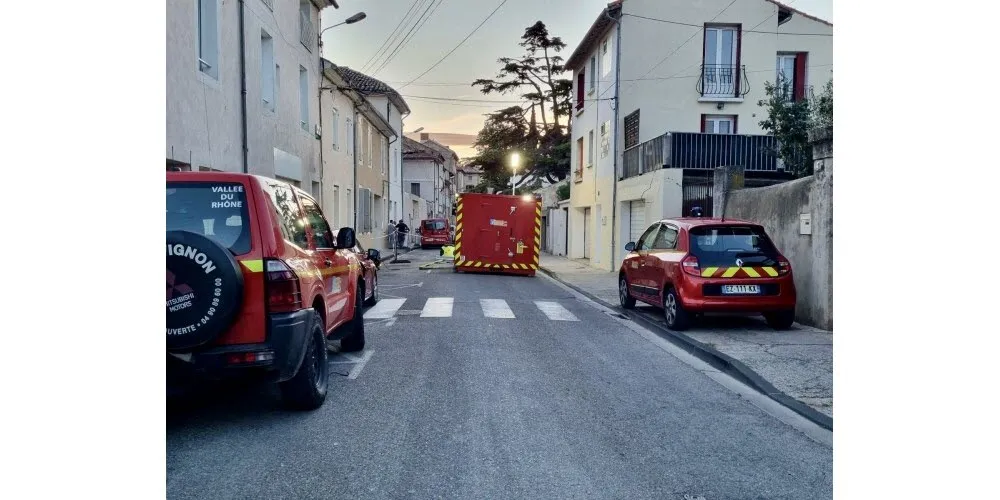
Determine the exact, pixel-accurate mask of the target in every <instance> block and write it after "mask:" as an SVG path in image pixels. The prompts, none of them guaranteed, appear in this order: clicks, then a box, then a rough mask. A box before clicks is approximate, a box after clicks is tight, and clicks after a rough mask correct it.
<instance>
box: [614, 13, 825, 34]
mask: <svg viewBox="0 0 1000 500" xmlns="http://www.w3.org/2000/svg"><path fill="white" fill-rule="evenodd" d="M622 15H623V16H630V17H638V18H639V19H646V20H649V21H656V22H660V23H668V24H678V25H681V26H691V27H693V28H704V25H701V24H691V23H682V22H680V21H670V20H667V19H657V18H655V17H646V16H640V15H638V14H622ZM773 16H774V14H771V16H768V18H767V19H770V18H771V17H773ZM716 17H718V16H716ZM767 19H764V21H767ZM713 20H714V19H713ZM761 24H763V21H761ZM757 26H760V24H758V25H757ZM757 26H754V28H756V27H757ZM742 32H743V33H761V34H765V35H788V36H833V34H832V33H784V32H780V31H756V30H754V29H748V30H743V31H742Z"/></svg>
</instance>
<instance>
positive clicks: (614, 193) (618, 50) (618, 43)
mask: <svg viewBox="0 0 1000 500" xmlns="http://www.w3.org/2000/svg"><path fill="white" fill-rule="evenodd" d="M619 8H622V9H624V8H625V7H624V5H623V6H621V7H619ZM605 13H607V11H605ZM606 15H607V14H606ZM618 15H619V18H618V19H612V20H613V21H614V23H615V100H614V103H615V137H614V139H615V159H614V162H613V164H614V170H615V172H614V173H615V176H614V184H612V189H611V271H612V272H614V270H615V263H616V262H618V259H615V240H616V238H615V237H616V236H617V232H618V229H617V226H616V223H617V215H618V110H619V109H621V101H619V99H618V95H619V93H620V92H621V88H622V85H621V72H622V59H621V58H622V23H621V13H620V12H619V14H618ZM608 17H611V16H610V15H608Z"/></svg>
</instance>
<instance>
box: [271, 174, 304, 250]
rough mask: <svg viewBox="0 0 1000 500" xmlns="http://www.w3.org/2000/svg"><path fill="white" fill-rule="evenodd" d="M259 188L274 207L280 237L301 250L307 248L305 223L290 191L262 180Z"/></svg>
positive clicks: (283, 186) (278, 184)
mask: <svg viewBox="0 0 1000 500" xmlns="http://www.w3.org/2000/svg"><path fill="white" fill-rule="evenodd" d="M261 186H262V187H263V189H264V191H265V192H266V193H267V194H268V197H270V199H271V200H270V201H271V203H272V204H273V205H274V210H275V213H276V214H277V215H278V220H279V221H280V222H281V225H280V228H281V235H282V237H284V238H285V240H287V241H289V242H291V243H294V244H296V245H298V246H300V247H302V248H306V247H308V246H309V240H308V238H307V237H306V229H305V222H304V220H303V218H302V212H301V211H300V210H299V205H298V203H297V202H296V201H295V195H294V193H293V192H292V189H291V188H289V187H288V186H287V185H286V184H283V183H281V182H277V181H267V180H262V182H261Z"/></svg>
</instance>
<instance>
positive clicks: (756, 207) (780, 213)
mask: <svg viewBox="0 0 1000 500" xmlns="http://www.w3.org/2000/svg"><path fill="white" fill-rule="evenodd" d="M816 156H819V158H816V160H815V161H814V167H813V168H814V172H815V174H814V175H812V176H809V177H805V178H802V179H798V180H795V181H791V182H786V183H784V184H779V185H776V186H769V187H763V188H754V189H743V190H738V191H734V192H732V193H730V194H729V196H728V199H727V201H726V217H732V218H739V219H746V220H750V221H754V222H758V223H760V224H761V225H763V226H764V228H765V229H766V230H767V233H768V234H769V235H770V236H771V239H772V240H774V244H775V245H776V246H777V247H778V251H780V252H781V253H782V254H783V255H784V256H785V257H786V258H787V259H788V261H789V262H790V263H791V264H792V275H793V277H794V279H795V289H796V292H797V294H798V303H797V305H796V308H795V318H796V320H797V321H799V322H800V323H804V324H807V325H812V326H816V327H818V328H824V329H827V330H832V329H833V156H832V153H830V152H829V146H828V145H821V146H820V147H819V148H814V157H816ZM802 214H809V216H810V218H811V226H812V227H811V233H812V234H800V216H801V215H802Z"/></svg>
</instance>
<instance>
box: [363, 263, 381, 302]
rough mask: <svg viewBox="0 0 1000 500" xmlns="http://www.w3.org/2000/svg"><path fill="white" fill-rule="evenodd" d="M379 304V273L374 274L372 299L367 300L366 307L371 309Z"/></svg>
mask: <svg viewBox="0 0 1000 500" xmlns="http://www.w3.org/2000/svg"><path fill="white" fill-rule="evenodd" d="M376 302H378V273H377V272H372V298H370V299H366V300H365V307H371V306H373V305H375V303H376Z"/></svg>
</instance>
